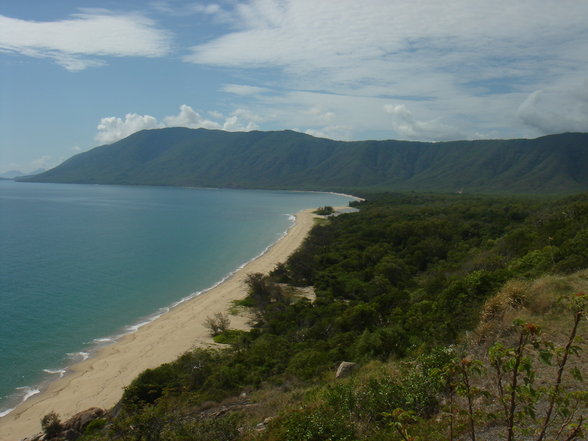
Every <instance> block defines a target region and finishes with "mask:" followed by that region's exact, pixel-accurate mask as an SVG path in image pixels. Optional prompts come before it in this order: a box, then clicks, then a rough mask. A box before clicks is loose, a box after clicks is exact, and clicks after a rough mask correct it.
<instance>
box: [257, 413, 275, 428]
mask: <svg viewBox="0 0 588 441" xmlns="http://www.w3.org/2000/svg"><path fill="white" fill-rule="evenodd" d="M275 419H276V417H275V416H271V417H267V418H265V419H264V420H263V421H262V422H261V423H257V425H256V426H255V430H256V431H257V432H263V431H264V430H265V429H267V425H268V424H269V423H271V422H272V420H275Z"/></svg>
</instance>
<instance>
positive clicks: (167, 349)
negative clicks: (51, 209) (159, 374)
mask: <svg viewBox="0 0 588 441" xmlns="http://www.w3.org/2000/svg"><path fill="white" fill-rule="evenodd" d="M315 217H316V216H315V215H314V214H312V210H305V211H301V212H299V213H297V215H296V224H295V225H294V226H293V227H292V228H290V230H289V231H288V233H287V234H286V235H285V236H284V237H283V238H282V239H280V240H279V241H278V242H276V243H275V244H274V245H273V246H272V247H271V248H270V249H269V250H268V251H267V252H266V253H265V254H263V255H261V256H260V257H258V258H257V259H255V260H253V261H251V262H249V263H248V264H247V265H245V266H244V267H243V268H242V269H240V270H239V271H237V272H236V273H235V274H234V275H232V276H231V277H230V278H228V279H227V280H226V281H224V282H223V283H221V284H220V285H218V286H216V287H215V288H213V289H211V290H210V291H207V292H205V293H203V294H201V295H199V296H197V297H194V298H193V299H191V300H188V301H186V302H184V303H182V304H180V305H179V306H177V307H176V308H173V309H172V310H171V311H169V312H168V313H166V314H164V315H162V316H161V317H160V318H158V319H157V320H154V321H153V322H151V323H149V324H147V325H145V326H143V327H141V328H140V329H139V330H138V331H137V332H135V333H134V334H129V335H126V336H124V337H122V338H121V339H120V340H119V341H117V342H116V343H114V344H112V345H110V346H106V347H104V348H101V349H99V350H98V351H97V352H96V353H95V354H94V355H93V356H92V357H90V358H89V359H87V360H85V361H82V362H80V363H77V364H75V365H73V366H72V367H71V368H70V369H69V370H68V371H69V372H68V374H67V375H65V376H64V377H63V378H61V379H59V380H55V381H53V382H51V383H50V384H49V385H48V387H47V389H46V390H44V391H42V392H41V393H40V394H38V395H35V396H33V397H31V398H30V399H29V400H27V401H26V402H24V403H23V404H21V405H20V406H18V407H17V408H16V409H15V410H13V411H12V412H11V413H10V414H8V415H7V416H5V417H2V418H0V439H1V440H6V441H19V440H21V439H23V438H25V437H27V436H31V435H34V434H35V433H38V432H40V431H41V424H40V421H41V418H42V417H43V416H44V415H46V414H48V413H49V412H52V411H54V412H57V413H58V414H59V415H60V417H61V420H62V421H65V420H66V419H67V418H69V417H70V416H72V415H73V414H75V413H77V412H79V411H82V410H86V409H88V408H90V407H101V408H105V409H108V408H110V407H112V406H114V405H115V404H116V403H117V401H118V400H119V399H120V398H121V396H122V393H123V388H124V387H125V386H127V385H128V384H130V383H131V381H132V380H133V379H134V378H135V377H136V376H137V375H138V374H139V373H141V372H142V371H144V370H145V369H148V368H154V367H157V366H159V365H161V364H163V363H166V362H169V361H172V360H175V359H176V358H177V357H178V356H179V355H181V354H182V353H184V352H186V351H188V350H189V349H191V348H193V347H195V346H199V345H208V344H210V343H211V342H212V340H211V339H210V337H209V335H208V329H207V328H206V327H205V326H204V321H205V319H206V318H207V317H208V316H212V315H213V314H215V313H217V312H226V311H228V310H229V308H230V307H231V305H232V302H233V300H237V299H241V298H243V297H245V295H246V288H245V284H244V279H245V277H246V276H247V274H250V273H257V272H260V273H267V272H269V271H271V270H272V269H273V268H274V267H275V265H276V264H277V263H279V262H284V261H285V260H286V259H287V258H288V256H289V255H290V254H292V253H293V252H294V251H295V250H296V248H298V247H299V246H300V244H301V243H302V241H303V240H304V238H305V237H306V235H307V234H308V232H309V231H310V229H311V228H312V225H313V222H314V218H315ZM230 318H231V328H241V329H245V328H246V327H247V319H246V318H245V317H236V316H231V317H230ZM31 326H34V324H31Z"/></svg>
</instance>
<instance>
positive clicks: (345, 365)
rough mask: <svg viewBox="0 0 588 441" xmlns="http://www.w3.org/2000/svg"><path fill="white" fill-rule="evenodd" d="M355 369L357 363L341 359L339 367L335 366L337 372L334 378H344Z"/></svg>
mask: <svg viewBox="0 0 588 441" xmlns="http://www.w3.org/2000/svg"><path fill="white" fill-rule="evenodd" d="M356 369H357V363H352V362H350V361H342V362H341V364H340V365H339V367H338V368H337V373H336V374H335V378H344V377H347V376H349V375H351V373H352V372H353V371H354V370H356Z"/></svg>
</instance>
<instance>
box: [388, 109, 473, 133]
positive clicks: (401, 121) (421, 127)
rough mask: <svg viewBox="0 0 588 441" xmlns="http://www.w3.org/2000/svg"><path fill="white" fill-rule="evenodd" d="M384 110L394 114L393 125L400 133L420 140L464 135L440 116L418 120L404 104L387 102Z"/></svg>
mask: <svg viewBox="0 0 588 441" xmlns="http://www.w3.org/2000/svg"><path fill="white" fill-rule="evenodd" d="M384 110H385V111H386V112H387V113H389V114H391V115H392V116H393V119H392V125H393V127H394V130H395V131H396V133H398V134H399V135H401V136H403V137H406V138H409V139H420V140H456V139H463V138H464V135H463V134H462V133H460V132H459V131H458V130H457V129H456V128H454V127H451V126H449V125H447V124H444V123H443V122H441V120H440V118H435V119H433V120H430V121H419V120H417V119H416V118H415V117H414V115H413V114H412V112H411V111H410V110H409V109H408V108H407V107H406V105H404V104H396V105H393V104H386V105H385V106H384Z"/></svg>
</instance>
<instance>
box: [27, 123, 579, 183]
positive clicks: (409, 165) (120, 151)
mask: <svg viewBox="0 0 588 441" xmlns="http://www.w3.org/2000/svg"><path fill="white" fill-rule="evenodd" d="M18 180H19V181H26V182H61V183H92V184H131V185H171V186H205V187H234V188H264V189H303V190H342V189H378V190H394V191H407V190H417V191H442V192H454V191H462V190H463V191H465V192H498V193H538V192H543V193H572V192H578V191H584V190H587V189H588V134H587V133H565V134H559V135H549V136H544V137H541V138H537V139H508V140H476V141H449V142H437V143H430V142H414V141H395V140H387V141H352V142H345V141H334V140H330V139H324V138H315V137H312V136H310V135H306V134H303V133H299V132H294V131H289V130H286V131H274V132H260V131H253V132H224V131H220V130H206V129H188V128H179V127H178V128H166V129H155V130H144V131H141V132H137V133H135V134H133V135H131V136H129V137H127V138H125V139H122V140H120V141H118V142H115V143H113V144H110V145H103V146H99V147H96V148H94V149H92V150H90V151H88V152H84V153H80V154H78V155H76V156H74V157H72V158H70V159H68V160H67V161H65V162H64V163H63V164H61V165H59V166H58V167H55V168H54V169H52V170H49V171H47V172H45V173H41V174H39V175H36V176H32V177H26V178H20V179H18Z"/></svg>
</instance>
